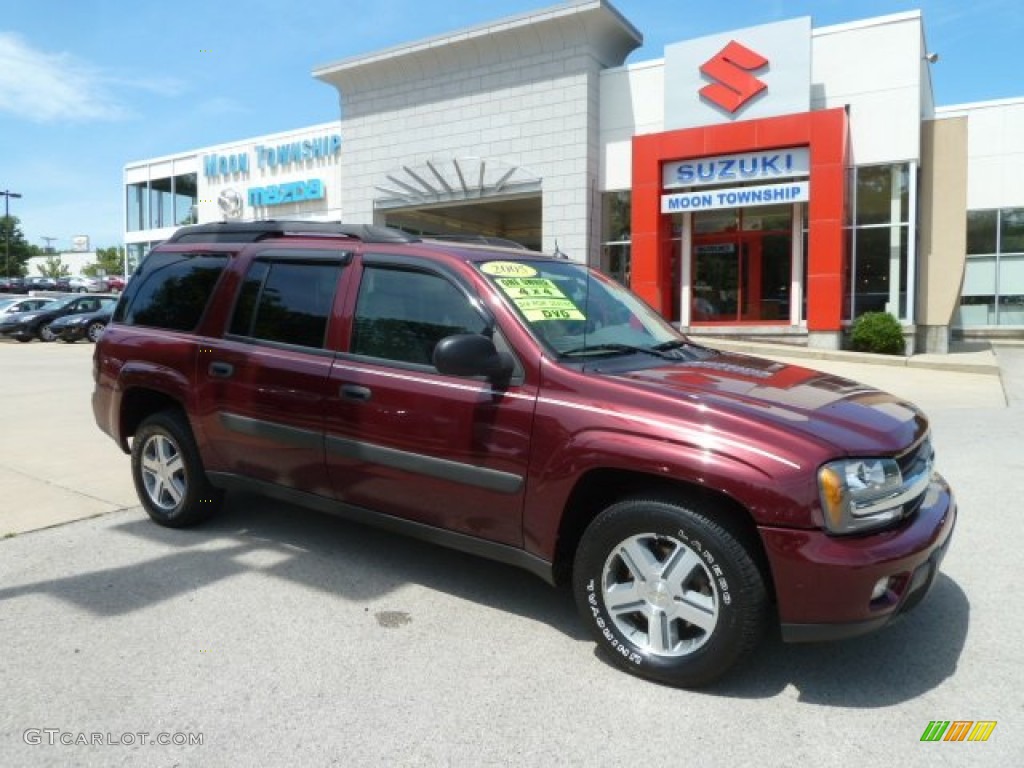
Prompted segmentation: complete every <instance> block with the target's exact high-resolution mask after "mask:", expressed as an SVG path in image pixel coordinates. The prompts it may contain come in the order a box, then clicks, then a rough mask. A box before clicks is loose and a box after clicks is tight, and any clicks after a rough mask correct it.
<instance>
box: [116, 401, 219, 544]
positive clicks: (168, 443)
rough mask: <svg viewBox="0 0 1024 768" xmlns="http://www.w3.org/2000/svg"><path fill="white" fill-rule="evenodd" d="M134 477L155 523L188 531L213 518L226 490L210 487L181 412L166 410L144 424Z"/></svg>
mask: <svg viewBox="0 0 1024 768" xmlns="http://www.w3.org/2000/svg"><path fill="white" fill-rule="evenodd" d="M132 479H133V480H134V481H135V490H136V492H137V493H138V495H139V499H140V500H141V501H142V506H143V507H144V508H145V510H146V512H147V514H148V515H149V516H150V517H151V518H152V519H153V521H154V522H157V523H159V524H160V525H164V526H167V527H169V528H183V527H185V526H189V525H195V524H196V523H200V522H202V521H204V520H206V519H208V518H209V517H210V516H211V515H213V513H214V512H216V511H217V508H218V507H219V506H220V503H221V500H222V497H223V492H222V491H219V490H217V489H216V488H214V487H213V486H212V485H210V482H209V480H207V478H206V472H205V471H204V469H203V464H202V461H201V460H200V458H199V450H198V449H197V448H196V444H195V440H194V439H193V437H192V430H191V429H190V428H189V425H188V422H187V421H186V420H185V417H184V415H183V414H182V413H181V412H180V411H161V412H159V413H155V414H153V415H152V416H150V417H148V418H147V419H146V420H145V421H143V422H142V424H141V425H139V428H138V430H137V431H136V432H135V437H134V439H133V440H132Z"/></svg>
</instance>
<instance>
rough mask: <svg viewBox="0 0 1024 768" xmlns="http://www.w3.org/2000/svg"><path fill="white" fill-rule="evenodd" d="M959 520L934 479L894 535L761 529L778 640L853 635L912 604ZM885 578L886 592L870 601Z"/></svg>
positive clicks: (920, 595)
mask: <svg viewBox="0 0 1024 768" xmlns="http://www.w3.org/2000/svg"><path fill="white" fill-rule="evenodd" d="M956 515H957V509H956V502H955V500H954V498H953V495H952V492H951V491H950V489H949V486H948V485H947V484H946V482H945V481H944V480H943V479H942V478H941V477H940V476H939V475H935V476H934V478H933V479H932V482H931V484H930V485H929V487H928V490H927V491H926V492H925V496H924V500H923V501H922V503H921V506H920V508H919V509H918V510H917V512H915V513H914V515H913V517H912V518H911V519H910V520H908V521H907V522H905V523H904V524H902V525H900V526H899V527H897V528H894V529H891V530H887V531H882V532H880V533H875V534H868V535H864V536H851V537H836V536H829V535H828V534H826V533H824V532H823V531H820V530H815V531H805V530H793V529H784V528H762V529H761V536H762V540H763V541H764V545H765V550H766V552H767V555H768V560H769V563H770V564H771V569H772V576H773V579H774V582H775V591H776V595H777V601H778V609H779V621H780V624H781V628H782V639H783V640H785V641H787V642H811V641H818V640H835V639H840V638H844V637H854V636H856V635H862V634H866V633H868V632H872V631H874V630H876V629H879V628H881V627H882V626H884V625H885V624H887V623H888V622H890V621H891V620H892V619H893V618H895V617H896V616H897V615H899V614H901V613H904V612H906V611H908V610H910V609H911V608H913V607H914V606H916V605H917V604H918V603H919V602H921V600H922V599H923V598H924V596H925V595H926V594H927V593H928V591H929V590H930V589H931V586H932V585H933V584H934V582H935V578H936V576H937V575H938V572H939V566H940V564H941V562H942V559H943V557H944V556H945V554H946V551H947V550H948V549H949V544H950V540H951V538H952V532H953V527H954V525H955V524H956ZM884 578H888V579H889V588H888V589H887V590H886V592H885V594H884V595H882V596H881V597H878V598H876V599H874V600H872V599H871V595H872V590H873V589H874V587H875V585H876V584H877V583H878V582H879V580H880V579H884Z"/></svg>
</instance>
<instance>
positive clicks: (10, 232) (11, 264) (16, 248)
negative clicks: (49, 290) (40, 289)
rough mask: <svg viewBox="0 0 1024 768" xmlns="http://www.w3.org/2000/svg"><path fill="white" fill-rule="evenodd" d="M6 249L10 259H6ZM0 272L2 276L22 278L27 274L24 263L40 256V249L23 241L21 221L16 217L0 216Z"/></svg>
mask: <svg viewBox="0 0 1024 768" xmlns="http://www.w3.org/2000/svg"><path fill="white" fill-rule="evenodd" d="M8 248H9V249H10V251H9V252H10V259H9V260H8V258H7V253H8ZM0 249H3V250H0V260H2V261H0V270H2V271H3V274H4V275H10V276H12V277H24V276H25V274H26V273H27V272H28V269H27V267H26V266H25V264H26V262H27V261H28V260H29V259H30V258H32V257H33V256H38V255H39V254H40V252H41V251H40V248H39V246H37V245H32V244H31V243H29V242H28V241H27V240H26V239H25V234H24V233H23V232H22V231H21V221H20V220H19V219H18V217H17V216H0Z"/></svg>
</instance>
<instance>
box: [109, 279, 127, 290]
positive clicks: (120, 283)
mask: <svg viewBox="0 0 1024 768" xmlns="http://www.w3.org/2000/svg"><path fill="white" fill-rule="evenodd" d="M127 284H128V280H126V279H125V278H124V276H122V275H107V285H109V286H110V288H109V289H108V290H110V291H112V292H113V293H120V292H121V291H123V290H124V287H125V285H127Z"/></svg>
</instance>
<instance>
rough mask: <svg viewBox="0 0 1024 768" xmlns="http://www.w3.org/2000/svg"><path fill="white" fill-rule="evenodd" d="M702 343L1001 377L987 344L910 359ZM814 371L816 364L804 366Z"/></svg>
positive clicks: (718, 340) (764, 353) (714, 340)
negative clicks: (944, 353)
mask: <svg viewBox="0 0 1024 768" xmlns="http://www.w3.org/2000/svg"><path fill="white" fill-rule="evenodd" d="M694 341H697V342H699V343H701V344H706V345H707V346H709V347H714V348H715V349H721V350H728V351H731V352H742V353H744V354H750V355H760V356H761V357H770V358H773V359H774V358H776V357H786V358H790V359H794V360H796V359H799V360H808V361H811V360H824V361H828V362H840V363H856V364H861V365H884V366H891V367H896V368H921V369H927V370H932V371H952V372H956V373H982V374H988V375H990V376H998V375H999V360H998V358H997V357H996V353H995V350H994V349H993V347H992V345H991V344H987V343H983V342H969V343H956V342H954V344H953V345H952V346H951V348H950V351H949V354H947V355H935V354H920V355H912V356H910V357H906V356H903V355H875V354H870V353H868V352H848V351H846V350H831V349H810V348H808V347H801V346H796V345H794V344H775V343H767V342H759V341H750V340H747V339H731V338H725V337H718V336H701V337H699V338H695V339H694ZM804 364H805V365H807V366H808V367H810V368H816V367H817V366H815V365H814V364H812V363H810V362H808V363H804Z"/></svg>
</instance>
